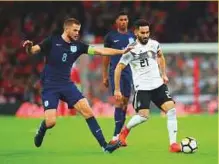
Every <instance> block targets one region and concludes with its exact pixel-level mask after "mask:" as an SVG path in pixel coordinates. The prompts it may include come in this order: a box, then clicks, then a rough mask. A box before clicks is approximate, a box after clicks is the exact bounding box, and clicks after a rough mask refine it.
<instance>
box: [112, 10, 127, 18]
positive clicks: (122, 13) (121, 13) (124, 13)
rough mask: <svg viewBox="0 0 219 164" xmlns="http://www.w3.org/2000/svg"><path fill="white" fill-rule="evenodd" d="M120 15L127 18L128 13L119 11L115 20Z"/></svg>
mask: <svg viewBox="0 0 219 164" xmlns="http://www.w3.org/2000/svg"><path fill="white" fill-rule="evenodd" d="M122 15H126V16H127V17H128V13H127V12H126V11H125V10H121V11H120V12H118V14H117V15H116V17H115V19H118V18H119V17H120V16H122Z"/></svg>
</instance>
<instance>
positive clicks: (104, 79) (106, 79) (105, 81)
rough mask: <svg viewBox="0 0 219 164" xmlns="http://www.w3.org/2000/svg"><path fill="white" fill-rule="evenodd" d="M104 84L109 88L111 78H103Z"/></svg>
mask: <svg viewBox="0 0 219 164" xmlns="http://www.w3.org/2000/svg"><path fill="white" fill-rule="evenodd" d="M103 85H104V86H105V87H106V88H108V87H109V79H108V78H107V77H104V78H103Z"/></svg>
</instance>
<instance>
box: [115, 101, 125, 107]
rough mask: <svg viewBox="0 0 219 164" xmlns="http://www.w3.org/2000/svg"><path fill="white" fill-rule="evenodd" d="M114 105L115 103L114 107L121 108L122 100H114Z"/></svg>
mask: <svg viewBox="0 0 219 164" xmlns="http://www.w3.org/2000/svg"><path fill="white" fill-rule="evenodd" d="M114 105H115V107H116V108H123V102H122V101H119V102H118V101H116V102H115V104H114Z"/></svg>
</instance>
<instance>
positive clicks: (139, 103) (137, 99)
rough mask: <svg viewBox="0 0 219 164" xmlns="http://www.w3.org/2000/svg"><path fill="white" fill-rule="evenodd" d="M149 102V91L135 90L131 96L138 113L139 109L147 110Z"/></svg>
mask: <svg viewBox="0 0 219 164" xmlns="http://www.w3.org/2000/svg"><path fill="white" fill-rule="evenodd" d="M150 102H151V93H150V91H143V90H140V91H136V92H135V94H134V98H133V104H132V105H133V107H134V109H135V111H136V113H138V112H139V111H142V109H144V110H149V109H150Z"/></svg>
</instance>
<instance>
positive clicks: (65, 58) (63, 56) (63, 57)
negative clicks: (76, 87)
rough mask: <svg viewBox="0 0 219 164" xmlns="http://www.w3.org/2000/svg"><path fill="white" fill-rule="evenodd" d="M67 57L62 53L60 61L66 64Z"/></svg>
mask: <svg viewBox="0 0 219 164" xmlns="http://www.w3.org/2000/svg"><path fill="white" fill-rule="evenodd" d="M67 57H68V54H67V53H63V55H62V61H63V62H66V60H67Z"/></svg>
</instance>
